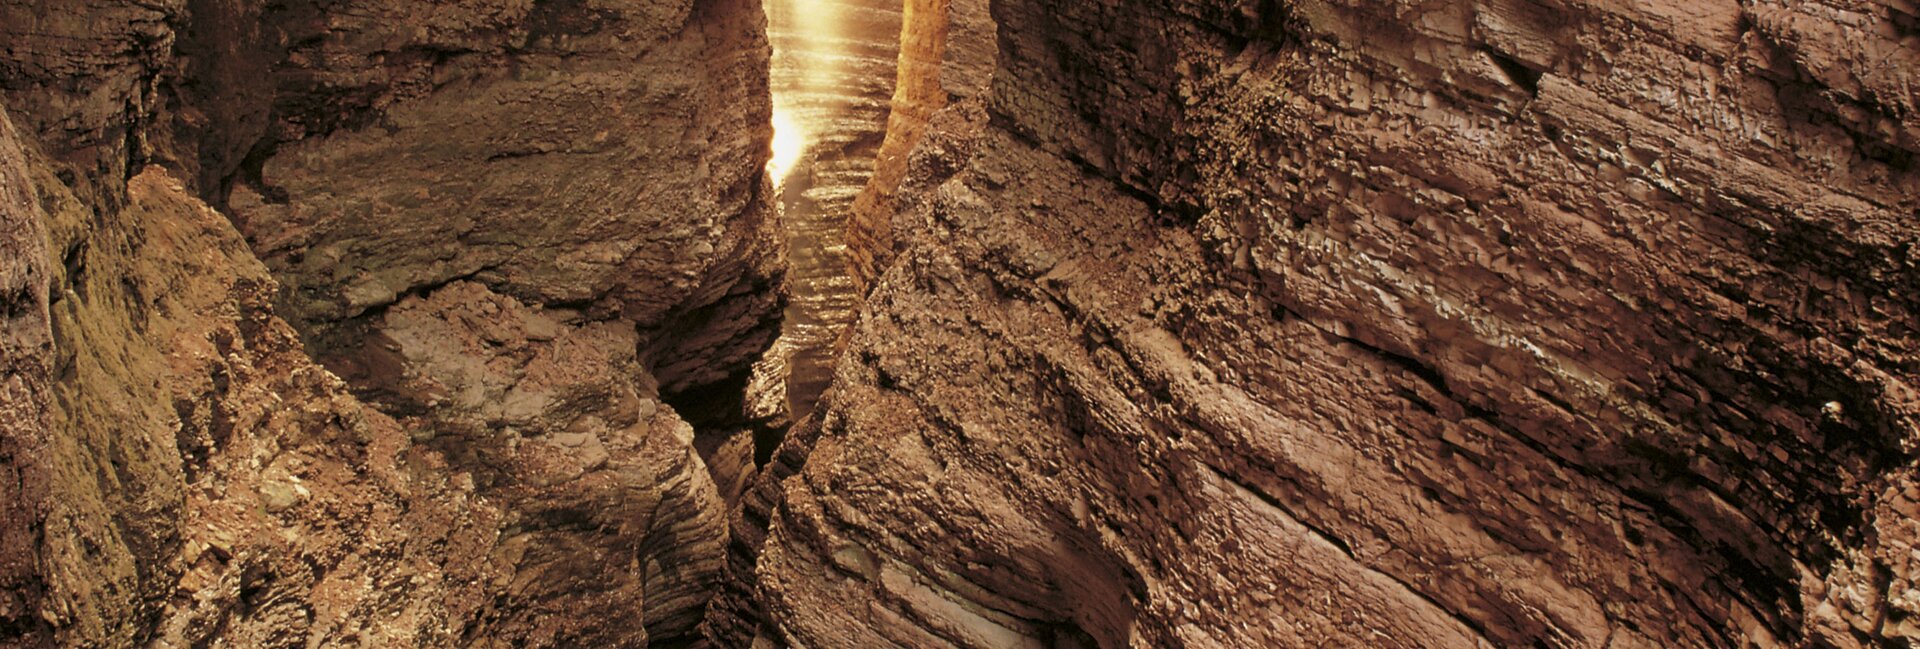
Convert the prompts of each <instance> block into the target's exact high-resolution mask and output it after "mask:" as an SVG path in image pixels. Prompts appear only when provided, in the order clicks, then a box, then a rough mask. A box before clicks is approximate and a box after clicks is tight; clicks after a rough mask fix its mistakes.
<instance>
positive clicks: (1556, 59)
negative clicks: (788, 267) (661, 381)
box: [709, 0, 1920, 647]
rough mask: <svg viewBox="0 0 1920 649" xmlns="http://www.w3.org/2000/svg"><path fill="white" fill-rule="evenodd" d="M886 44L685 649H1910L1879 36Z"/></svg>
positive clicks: (1633, 20)
mask: <svg viewBox="0 0 1920 649" xmlns="http://www.w3.org/2000/svg"><path fill="white" fill-rule="evenodd" d="M911 6H912V7H914V8H917V9H921V10H920V11H911V10H910V11H909V26H908V28H907V30H906V33H908V34H909V35H912V34H922V35H928V38H927V40H926V41H924V42H922V43H921V44H920V45H918V46H916V45H915V43H914V41H912V40H910V41H909V42H908V43H907V46H906V47H907V50H908V51H909V52H910V53H912V52H915V51H918V52H919V54H918V55H913V54H910V55H909V56H906V57H903V60H904V61H909V62H912V64H911V65H904V66H903V71H904V72H903V81H902V83H901V91H900V93H899V94H898V95H896V112H895V118H894V119H895V121H896V122H899V121H901V120H903V119H916V118H918V116H920V115H924V116H925V120H926V121H925V126H924V127H923V129H924V130H923V133H921V134H918V135H913V136H911V137H909V136H908V135H910V134H902V137H903V138H904V139H906V140H908V142H907V143H906V144H903V145H901V146H912V147H913V153H912V156H911V158H909V159H908V161H907V162H906V163H905V165H904V169H901V170H898V171H897V172H894V173H895V174H897V175H895V176H894V177H896V178H899V179H900V181H901V182H900V184H899V185H898V187H877V188H875V189H873V192H872V193H874V194H875V195H876V196H877V198H875V199H873V200H874V203H875V205H874V209H876V210H878V211H877V212H876V215H874V216H871V217H869V218H866V219H865V220H863V221H862V222H861V223H862V224H863V225H861V226H860V227H862V228H865V232H866V234H864V235H862V236H861V237H859V238H857V240H858V241H864V242H867V243H865V244H864V245H866V246H870V247H868V248H866V249H864V250H857V251H856V255H857V256H860V257H862V258H863V259H866V260H870V261H868V262H867V263H866V265H867V266H868V267H870V268H873V269H875V271H876V272H875V273H874V274H873V277H874V282H873V288H872V290H871V293H870V294H869V296H868V302H867V304H866V306H865V311H864V312H863V315H862V316H861V318H860V320H859V322H858V323H857V324H856V325H855V328H854V330H853V333H852V334H851V338H850V340H849V343H848V347H847V350H846V352H845V354H844V356H843V357H842V358H841V359H840V362H839V364H838V366H837V369H836V374H835V377H834V385H833V387H831V388H830V389H829V390H828V392H827V395H826V398H825V400H824V402H823V403H822V407H821V410H820V412H819V413H818V414H819V416H818V417H817V418H815V419H812V420H808V421H804V422H802V424H801V425H800V427H799V428H798V429H796V430H795V431H794V433H793V434H792V435H791V436H789V438H788V440H787V443H786V445H785V446H783V447H782V449H781V451H780V453H779V454H778V455H777V456H776V458H775V460H774V464H772V465H770V469H769V470H768V471H766V472H765V473H764V474H763V475H762V476H761V478H760V481H759V482H758V484H757V485H756V486H755V489H754V492H753V493H754V494H755V496H753V497H750V498H749V503H748V512H747V513H748V515H747V516H745V517H744V518H743V520H745V521H748V522H749V523H751V522H753V521H755V520H767V521H769V522H768V523H767V524H766V525H765V529H766V530H767V531H766V533H765V536H764V542H763V543H762V542H761V538H760V537H758V536H756V535H755V534H754V531H755V530H756V529H759V526H756V525H751V524H750V525H748V526H747V527H748V529H746V530H745V532H744V533H741V534H739V535H738V536H737V539H738V540H739V541H740V542H741V543H742V544H744V545H746V546H748V547H749V549H755V548H757V550H758V554H757V559H749V560H748V561H749V562H753V561H757V563H755V564H754V569H755V575H754V577H753V578H752V579H750V580H749V581H750V582H751V583H750V584H749V587H751V588H753V589H755V590H754V591H753V592H755V594H756V597H757V599H755V600H754V601H753V602H751V603H750V604H749V605H744V606H731V607H725V606H717V607H716V614H715V615H714V617H712V618H710V620H709V622H710V624H712V625H713V627H714V630H715V631H716V637H721V638H735V639H737V638H751V637H754V636H756V635H757V636H758V637H759V638H760V639H761V640H762V641H769V642H782V643H790V644H793V645H796V646H869V645H885V644H897V645H902V646H950V645H958V646H969V647H1013V646H1101V647H1120V646H1222V647H1253V646H1367V647H1475V646H1502V647H1506V646H1547V647H1676V646H1684V647H1724V646H1756V647H1768V646H1836V647H1868V646H1883V647H1884V646H1906V645H1907V644H1909V643H1911V642H1912V641H1914V640H1915V639H1920V629H1916V627H1915V626H1914V622H1913V620H1914V617H1913V616H1914V614H1915V613H1920V599H1916V598H1920V590H1916V587H1915V585H1914V583H1915V582H1914V579H1915V577H1916V575H1917V574H1920V571H1917V570H1916V566H1915V563H1914V558H1913V557H1914V555H1913V547H1914V543H1915V541H1916V534H1917V533H1920V520H1917V519H1916V515H1920V510H1916V506H1917V505H1916V503H1917V502H1920V483H1916V481H1915V477H1914V474H1913V470H1914V460H1915V458H1914V450H1913V449H1914V448H1915V442H1916V440H1917V439H1920V392H1916V387H1915V386H1916V380H1920V371H1917V370H1920V365H1916V363H1920V356H1916V352H1920V334H1917V333H1916V329H1915V322H1916V319H1915V318H1916V298H1917V297H1920V291H1916V290H1915V288H1914V287H1916V286H1920V257H1916V256H1915V255H1916V251H1920V246H1916V245H1915V243H1916V241H1915V240H1916V237H1917V236H1920V220H1917V219H1920V212H1917V211H1916V210H1917V209H1920V178H1916V176H1915V170H1914V166H1913V161H1914V155H1915V153H1916V151H1920V139H1916V138H1920V113H1916V112H1915V109H1916V102H1917V101H1920V100H1917V99H1916V95H1915V94H1914V92H1913V88H1914V82H1915V78H1914V75H1915V74H1916V70H1920V34H1917V33H1916V31H1915V24H1916V19H1915V12H1914V8H1913V7H1912V6H1911V4H1910V3H1904V2H1864V3H1854V2H1837V1H1817V2H1795V3H1784V2H1769V1H1762V2H1749V3H1734V2H1642V3H1604V2H1577V1H1565V0H1558V1H1549V2H1498V1H1496V2H1479V3H1467V2H1450V3H1430V2H1424V3H1423V2H1358V1H1354V2H1348V1H1344V0H1330V1H1299V2H1257V3H1255V2H1245V3H1235V2H1213V1H1204V0H1183V1H1179V2H1168V3H1130V2H1118V1H1113V0H993V1H992V2H987V1H986V0H972V1H969V0H951V1H950V2H939V3H935V2H923V3H914V4H912V5H911ZM923 21H924V22H923ZM981 21H990V23H989V25H990V26H987V27H983V26H982V25H981ZM969 35H972V37H969ZM983 53H984V55H982V54H983ZM928 62H937V64H929V63H928ZM908 74H917V76H915V77H913V78H912V79H907V78H904V77H905V75H908ZM968 79H974V80H982V79H985V80H987V82H986V85H985V86H984V88H983V89H982V91H981V92H979V93H977V94H973V93H972V91H971V90H969V89H968V87H967V85H966V84H965V83H964V82H965V81H966V80H968ZM932 88H938V90H937V91H936V90H931V89H932ZM903 99H904V101H906V102H907V105H908V107H909V108H910V109H912V110H913V111H917V113H916V114H905V113H902V112H901V111H900V110H899V107H900V106H901V105H902V104H901V102H902V101H903ZM890 135H891V134H890ZM885 167H886V165H885V164H883V165H882V169H883V173H882V174H881V176H882V177H885V176H888V175H889V174H888V173H887V172H886V171H885ZM883 179H884V178H883ZM783 478H784V481H783ZM756 499H757V501H758V502H759V504H758V505H755V502H756ZM756 544H757V545H756ZM736 604H737V602H736Z"/></svg>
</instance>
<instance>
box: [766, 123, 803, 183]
mask: <svg viewBox="0 0 1920 649" xmlns="http://www.w3.org/2000/svg"><path fill="white" fill-rule="evenodd" d="M806 152H807V134H806V131H805V130H804V129H802V128H801V126H800V123H799V122H796V121H794V119H793V114H792V113H791V112H790V111H788V110H787V109H786V108H785V107H783V106H777V105H776V106H774V109H773V158H772V159H769V160H767V173H768V174H771V175H772V176H773V184H774V186H775V187H778V186H781V185H784V184H786V182H787V175H788V174H791V173H793V168H794V165H797V164H799V163H800V157H801V156H802V155H804V154H805V153H806Z"/></svg>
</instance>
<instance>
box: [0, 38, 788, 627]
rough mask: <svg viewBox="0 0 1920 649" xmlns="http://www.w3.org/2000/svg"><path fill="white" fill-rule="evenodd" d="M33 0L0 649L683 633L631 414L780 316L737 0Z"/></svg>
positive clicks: (668, 542)
mask: <svg viewBox="0 0 1920 649" xmlns="http://www.w3.org/2000/svg"><path fill="white" fill-rule="evenodd" d="M54 5H57V6H49V5H48V3H26V2H5V3H0V43H4V45H3V46H0V96H3V97H4V100H5V102H4V103H5V104H6V105H8V106H9V107H10V108H12V109H13V110H14V112H12V113H11V114H9V115H8V116H7V117H8V118H9V119H0V180H3V181H4V182H3V183H0V304H4V308H0V315H4V320H0V327H4V330H0V333H4V340H0V350H4V352H5V354H4V357H0V367H4V373H5V374H4V379H3V380H0V386H4V387H0V394H4V395H5V396H4V398H3V399H0V411H4V412H5V414H6V415H7V417H6V419H7V422H6V423H5V424H0V426H4V428H0V433H4V435H0V483H4V485H3V486H0V646H9V647H11V646H26V647H37V646H87V647H134V646H139V647H188V646H246V647H282V646H288V647H290V646H371V647H390V646H444V647H456V646H457V647H468V646H582V645H592V646H644V645H646V644H648V643H660V644H673V643H676V642H683V641H685V640H686V639H687V637H688V634H690V633H691V632H692V631H693V628H694V626H695V624H697V623H698V621H699V618H700V611H701V610H702V608H703V607H704V604H705V601H706V600H707V598H708V597H709V596H710V595H711V591H712V589H713V587H714V585H715V584H714V581H715V579H716V578H717V576H718V573H719V570H720V566H721V558H722V549H723V545H724V542H725V538H726V530H725V518H726V513H725V509H724V506H723V505H722V503H721V500H720V496H719V494H718V492H717V490H716V489H715V485H714V484H713V481H712V479H711V477H710V476H709V474H708V471H707V468H706V467H705V465H704V464H703V463H702V461H701V459H700V458H699V457H698V455H697V454H695V453H694V451H693V448H694V447H693V431H692V430H691V429H690V427H689V426H688V424H687V423H686V422H685V421H683V420H682V419H681V418H680V417H679V416H677V414H676V413H675V412H674V411H673V410H672V409H670V408H668V407H666V406H665V405H663V401H665V400H667V399H668V398H671V397H673V396H674V395H681V394H687V393H699V392H702V391H705V390H709V389H712V388H711V386H714V385H716V384H720V383H722V382H723V381H724V380H725V379H726V378H727V377H731V376H735V375H738V374H741V373H743V372H744V371H745V369H746V367H747V366H748V364H749V363H750V362H751V361H752V360H753V359H755V358H756V357H758V355H759V354H760V352H761V350H762V349H764V348H765V347H766V346H767V344H768V343H769V342H770V341H771V339H772V337H773V335H774V334H775V333H776V331H777V329H778V316H779V314H778V311H779V306H780V298H779V296H778V294H777V286H778V284H779V281H780V273H781V268H782V266H783V264H784V261H783V255H782V247H781V246H782V241H781V237H780V236H779V232H778V231H777V230H776V229H775V227H774V226H775V221H774V219H773V217H772V209H771V203H769V202H768V200H767V194H768V188H767V183H766V182H765V179H766V176H765V174H764V172H763V170H762V167H763V165H764V163H765V161H766V155H767V154H766V142H767V141H768V139H769V137H770V128H769V126H768V122H769V111H770V108H769V102H768V100H767V58H768V50H767V44H766V40H765V35H764V25H765V22H764V21H765V18H764V15H763V13H762V12H761V9H760V6H759V4H758V2H755V1H753V0H710V1H707V0H703V1H700V2H693V1H690V0H678V1H676V0H661V1H657V2H637V3H598V2H552V3H525V2H485V1H478V2H460V3H453V4H436V5H432V6H425V5H392V4H391V3H384V2H348V3H325V4H305V3H294V4H286V3H253V2H228V1H224V0H207V1H200V0H191V1H187V2H161V3H143V4H140V5H137V6H136V5H125V6H122V5H118V4H113V3H87V2H72V3H54ZM714 105H724V106H728V107H730V109H729V110H725V111H715V110H710V109H709V108H710V107H711V106H714ZM13 125H18V126H19V129H18V132H16V131H15V130H14V128H13Z"/></svg>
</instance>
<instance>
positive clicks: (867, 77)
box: [767, 0, 901, 418]
mask: <svg viewBox="0 0 1920 649" xmlns="http://www.w3.org/2000/svg"><path fill="white" fill-rule="evenodd" d="M900 10H901V2H900V0H768V1H767V20H768V33H769V36H770V37H771V40H772V42H773V76H772V83H773V110H774V115H773V120H774V143H773V159H772V160H771V161H770V162H768V164H767V170H768V172H769V173H771V174H772V175H773V178H774V181H775V183H777V186H778V187H779V190H780V203H781V210H782V220H783V222H784V223H785V224H786V229H787V243H788V249H787V255H788V260H789V264H790V266H789V268H788V275H787V277H788V288H789V291H790V294H791V295H790V297H791V301H790V303H789V305H788V307H787V312H786V321H785V325H784V327H783V328H782V330H781V334H780V340H779V341H778V342H776V343H775V346H774V350H773V352H771V353H773V354H784V355H786V358H787V363H786V365H787V367H788V370H789V374H788V376H787V405H788V411H789V412H791V413H793V414H794V415H795V417H796V418H797V417H798V416H799V415H801V414H804V413H806V412H808V411H810V410H812V408H813V404H814V402H815V401H817V400H818V399H819V397H820V393H821V391H823V390H825V389H826V386H827V383H828V382H829V380H830V378H831V374H832V369H833V362H834V359H835V357H836V356H837V354H836V351H837V350H836V347H837V343H838V341H839V339H840V336H841V334H842V333H843V332H844V331H845V330H846V327H847V325H848V324H849V323H851V321H852V319H853V316H854V313H855V310H856V309H858V307H859V295H858V293H857V292H856V290H855V286H854V281H853V277H852V274H851V273H850V270H849V266H848V260H847V250H846V243H845V242H846V221H847V212H848V210H849V209H850V208H851V207H852V204H853V199H854V197H855V196H857V195H859V193H860V189H861V188H862V187H863V186H865V185H866V182H867V178H868V177H869V176H871V175H872V174H873V156H874V154H875V152H876V151H877V150H878V148H879V145H880V141H881V137H882V134H883V133H884V131H885V128H886V119H887V110H888V105H889V100H890V98H891V97H892V95H893V82H894V66H895V59H896V57H897V54H898V48H899V39H900Z"/></svg>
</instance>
